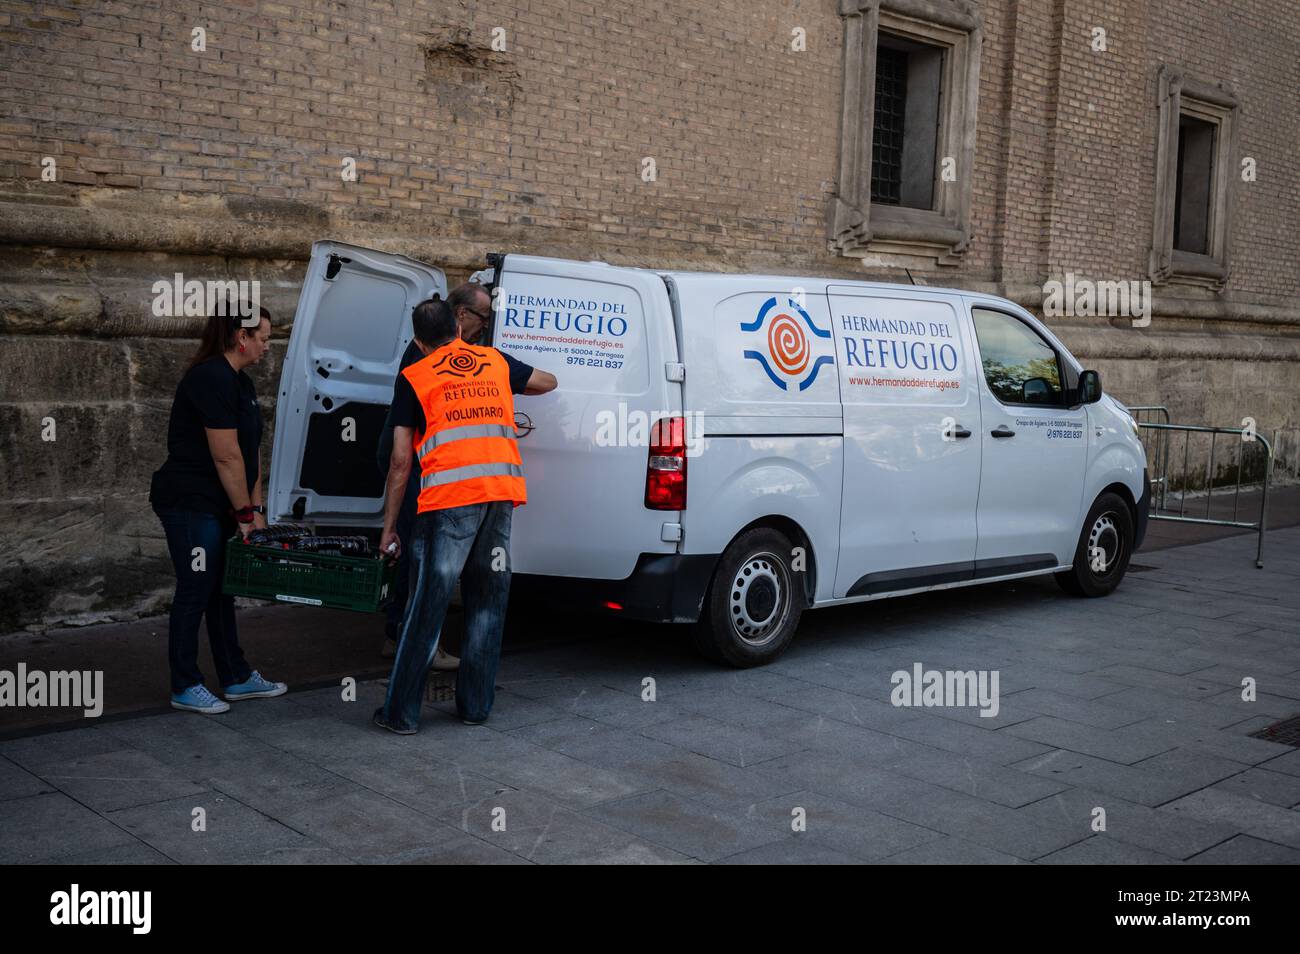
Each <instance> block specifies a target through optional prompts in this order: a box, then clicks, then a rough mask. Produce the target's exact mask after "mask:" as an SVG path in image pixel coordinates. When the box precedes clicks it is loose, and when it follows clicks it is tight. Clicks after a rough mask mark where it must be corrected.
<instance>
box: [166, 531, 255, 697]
mask: <svg viewBox="0 0 1300 954" xmlns="http://www.w3.org/2000/svg"><path fill="white" fill-rule="evenodd" d="M158 519H159V520H161V521H162V525H163V531H164V532H165V533H166V534H167V549H168V551H169V552H170V553H171V558H172V565H173V566H174V567H175V568H176V595H175V597H173V598H172V612H171V624H170V626H169V627H168V633H167V659H168V662H169V663H170V665H171V682H172V693H173V694H179V693H182V692H184V691H185V690H186V689H188V688H190V687H191V686H196V685H198V684H199V683H201V682H202V681H203V673H201V672H200V671H199V662H198V657H199V621H200V620H202V619H204V618H205V617H206V619H207V623H208V644H209V645H210V646H211V647H212V661H213V662H214V663H215V664H216V666H217V679H218V681H219V682H220V683H221V686H222V688H223V689H224V688H225V687H226V686H233V685H234V684H235V683H237V682H243V681H244V680H246V679H247V678H248V677H249V676H251V675H252V669H250V668H249V665H248V662H247V661H246V660H245V659H244V651H243V650H242V649H240V648H239V635H238V633H237V632H236V630H235V598H234V597H233V596H226V595H224V594H223V593H222V592H221V576H222V571H223V570H224V569H225V565H226V538H227V537H229V536H231V535H232V534H233V533H234V532H235V525H234V523H233V522H230V521H223V520H222V519H221V518H220V517H218V516H216V515H215V514H210V513H203V512H201V511H197V510H164V511H162V512H160V513H159V514H158ZM196 548H202V551H203V552H202V562H196V561H198V560H199V554H197V553H195V549H196ZM196 566H199V567H201V569H195V567H196Z"/></svg>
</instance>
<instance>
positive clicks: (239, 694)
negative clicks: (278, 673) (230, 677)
mask: <svg viewBox="0 0 1300 954" xmlns="http://www.w3.org/2000/svg"><path fill="white" fill-rule="evenodd" d="M288 691H289V687H288V686H286V685H285V684H284V683H282V682H270V681H268V680H266V679H263V678H262V674H261V673H260V672H258V671H257V670H256V669H254V670H253V674H252V675H251V676H249V677H248V678H247V679H245V680H244V681H243V682H237V683H235V684H234V685H233V686H226V688H225V689H223V690H221V693H222V695H224V696H225V697H226V698H227V699H228V700H230V701H231V702H239V701H240V700H241V699H270V698H272V697H273V696H282V695H284V694H285V693H286V692H288Z"/></svg>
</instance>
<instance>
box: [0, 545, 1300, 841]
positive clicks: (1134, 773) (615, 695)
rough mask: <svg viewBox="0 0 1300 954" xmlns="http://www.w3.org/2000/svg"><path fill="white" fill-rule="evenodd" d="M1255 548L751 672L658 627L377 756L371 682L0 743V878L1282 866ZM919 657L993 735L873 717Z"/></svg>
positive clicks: (1292, 569) (546, 671)
mask: <svg viewBox="0 0 1300 954" xmlns="http://www.w3.org/2000/svg"><path fill="white" fill-rule="evenodd" d="M1253 553H1254V550H1253V540H1252V538H1250V537H1248V536H1247V537H1241V536H1237V537H1231V538H1227V539H1222V540H1217V541H1213V542H1209V543H1204V544H1198V545H1196V546H1190V547H1183V548H1178V549H1169V550H1160V551H1153V552H1143V553H1141V554H1139V557H1138V560H1139V563H1140V565H1141V567H1146V568H1149V569H1142V568H1138V569H1137V571H1136V572H1134V573H1132V574H1131V575H1130V576H1129V578H1128V579H1127V580H1126V581H1125V583H1124V585H1123V586H1122V587H1121V589H1120V590H1119V591H1118V592H1117V593H1115V594H1113V595H1112V596H1111V597H1110V598H1108V599H1105V600H1079V599H1073V598H1069V597H1066V596H1064V595H1063V594H1061V593H1059V591H1057V589H1056V587H1055V585H1054V584H1053V583H1052V582H1051V580H1050V579H1049V580H1045V581H1043V580H1036V581H1030V582H1022V583H1015V584H995V585H991V586H985V587H980V588H976V589H971V590H961V591H950V592H946V593H937V594H928V595H924V596H917V597H909V598H905V599H901V600H892V601H884V602H878V603H868V604H865V605H858V606H852V607H842V608H838V609H833V610H824V611H820V612H817V613H813V614H809V615H808V616H806V617H805V621H804V625H803V627H802V629H801V632H800V634H799V637H798V638H797V639H796V642H795V644H794V646H793V648H792V649H791V651H790V652H789V653H788V654H787V655H786V656H785V657H784V658H783V659H781V660H780V661H778V662H777V663H775V664H773V665H771V666H768V667H766V668H763V669H758V670H749V671H744V672H736V671H731V670H720V669H717V668H713V667H711V666H709V665H707V664H705V663H703V662H701V661H699V660H697V659H696V658H695V657H694V656H693V655H691V654H690V653H689V652H688V651H687V650H686V649H685V647H684V645H683V643H682V641H681V640H679V639H672V638H668V637H665V636H662V635H661V636H658V637H657V636H656V635H654V634H655V632H656V631H654V630H652V631H651V633H650V634H647V633H646V632H644V631H641V630H634V631H632V632H631V633H630V634H629V633H627V632H612V633H611V635H610V638H609V639H608V640H607V641H596V642H586V643H583V644H580V645H574V644H570V645H562V646H553V647H543V648H541V649H538V650H536V651H534V652H528V653H523V654H518V655H512V656H509V657H507V658H506V660H505V662H504V664H503V667H502V672H501V677H500V684H501V687H502V688H501V691H500V692H499V694H498V702H497V707H496V709H495V710H494V712H493V715H492V719H491V721H490V722H489V723H488V725H486V726H481V727H472V728H471V727H466V726H463V725H461V724H460V723H459V722H457V721H454V720H453V719H452V718H451V717H450V715H449V713H450V705H449V704H447V703H436V704H434V705H432V706H430V707H429V708H428V709H426V713H425V726H424V730H423V731H422V732H421V733H420V734H419V735H417V736H412V737H397V736H393V735H390V734H387V733H382V732H380V731H378V730H376V729H374V728H372V727H371V725H370V714H371V712H372V711H373V709H374V707H375V706H376V705H377V704H378V702H379V700H380V699H381V696H382V691H383V690H382V686H380V685H379V684H378V683H377V682H368V683H362V685H361V686H360V687H359V691H358V699H357V701H356V702H343V701H342V700H341V698H340V696H341V693H340V690H338V689H335V688H329V689H322V690H314V691H309V692H301V693H292V694H290V695H289V696H286V697H283V698H281V699H276V700H270V701H261V702H249V703H242V704H240V705H237V706H236V707H235V708H234V709H233V710H232V711H231V712H230V713H229V714H227V715H225V716H219V717H212V718H204V717H200V716H194V715H189V714H183V713H167V714H164V715H151V716H146V717H139V718H131V719H125V720H121V721H116V722H101V723H99V724H92V725H90V726H89V727H86V728H78V729H74V730H71V731H65V732H57V733H47V734H43V735H37V736H30V737H27V738H21V739H14V740H11V741H7V742H3V743H0V863H6V864H12V863H16V862H37V861H53V862H61V863H78V864H79V863H95V862H132V861H139V862H168V861H175V862H181V863H195V862H335V863H339V862H342V863H346V862H377V861H382V862H424V863H439V862H529V861H531V862H538V863H555V862H692V861H706V862H715V861H727V862H739V863H746V862H748V863H753V862H888V863H917V862H960V863H988V862H1005V863H1013V862H1019V861H1033V862H1044V863H1126V862H1152V863H1162V862H1168V863H1178V862H1183V861H1190V862H1215V863H1277V862H1280V863H1294V862H1297V861H1300V811H1297V810H1296V806H1297V805H1298V804H1300V750H1297V749H1293V748H1291V747H1288V746H1284V745H1281V744H1278V743H1275V742H1266V741H1261V740H1258V739H1253V738H1249V737H1248V733H1249V732H1252V731H1254V730H1256V729H1259V728H1262V727H1264V726H1267V725H1269V724H1271V723H1273V722H1276V721H1278V720H1281V719H1284V718H1287V717H1290V716H1294V715H1296V714H1297V713H1300V623H1298V622H1297V617H1298V616H1300V529H1289V530H1282V531H1278V532H1275V533H1271V534H1270V535H1269V540H1268V552H1267V556H1266V559H1267V566H1266V568H1265V569H1263V570H1257V569H1255V568H1254V565H1253V562H1252V558H1253ZM916 663H920V664H922V665H923V666H924V668H925V669H927V670H928V669H939V670H944V669H961V670H968V669H977V670H979V669H995V670H997V671H998V674H999V678H1000V690H1001V694H1000V709H999V712H998V715H997V716H996V717H995V718H982V717H980V716H979V714H978V711H977V710H976V709H973V708H895V707H893V706H892V705H890V701H889V700H890V692H891V689H892V686H891V674H892V673H894V672H895V671H896V670H908V671H910V670H911V669H912V667H913V665H914V664H916ZM1245 677H1250V678H1252V679H1254V680H1255V681H1256V683H1257V687H1258V697H1257V700H1256V701H1254V702H1243V701H1242V699H1241V692H1242V689H1241V683H1242V680H1243V678H1245ZM647 678H652V679H653V680H654V681H655V682H654V688H655V692H656V701H653V702H648V701H643V700H642V692H643V685H644V680H646V679H647ZM196 808H202V809H203V810H204V812H205V814H206V831H201V832H195V831H193V830H192V819H193V817H194V814H195V809H196ZM1098 808H1100V809H1104V812H1105V831H1104V832H1096V831H1094V830H1093V827H1092V826H1093V824H1094V817H1095V815H1096V810H1097V809H1098ZM800 810H802V815H803V816H806V830H805V831H800V832H795V831H793V830H792V821H794V820H795V819H796V818H798V817H800V815H801V812H800Z"/></svg>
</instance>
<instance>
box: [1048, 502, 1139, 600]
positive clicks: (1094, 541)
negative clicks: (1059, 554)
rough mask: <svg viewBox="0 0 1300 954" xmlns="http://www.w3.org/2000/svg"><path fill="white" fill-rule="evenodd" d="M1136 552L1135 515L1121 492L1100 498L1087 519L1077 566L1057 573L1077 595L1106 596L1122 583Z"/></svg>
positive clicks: (1076, 555) (1077, 549) (1067, 589)
mask: <svg viewBox="0 0 1300 954" xmlns="http://www.w3.org/2000/svg"><path fill="white" fill-rule="evenodd" d="M1132 555H1133V514H1132V512H1131V511H1130V510H1129V508H1128V503H1127V502H1126V501H1125V500H1124V498H1123V497H1121V496H1120V495H1119V494H1113V493H1105V494H1102V495H1101V496H1100V497H1098V498H1097V500H1096V502H1095V503H1094V504H1093V505H1092V509H1091V510H1089V511H1088V516H1087V519H1085V520H1084V521H1083V530H1082V532H1080V534H1079V544H1078V546H1077V547H1075V551H1074V566H1072V567H1071V568H1070V569H1068V570H1062V571H1061V572H1060V573H1057V574H1056V582H1057V583H1059V584H1060V586H1061V589H1063V590H1065V592H1067V593H1072V594H1074V595H1075V596H1106V595H1107V594H1109V593H1110V592H1112V591H1113V590H1114V589H1115V587H1117V586H1119V583H1120V580H1122V579H1124V573H1125V571H1126V570H1128V564H1129V559H1130V558H1131V557H1132Z"/></svg>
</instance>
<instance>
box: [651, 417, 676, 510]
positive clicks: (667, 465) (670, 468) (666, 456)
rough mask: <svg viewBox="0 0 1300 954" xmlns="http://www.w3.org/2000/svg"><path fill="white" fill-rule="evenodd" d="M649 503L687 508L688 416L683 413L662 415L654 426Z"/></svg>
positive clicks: (653, 506) (661, 507)
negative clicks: (681, 414)
mask: <svg viewBox="0 0 1300 954" xmlns="http://www.w3.org/2000/svg"><path fill="white" fill-rule="evenodd" d="M645 505H646V506H647V507H648V508H649V509H651V510H685V509H686V419H685V418H683V417H665V418H660V419H659V420H657V421H655V422H654V425H653V426H652V427H651V428H650V459H649V460H648V461H647V462H646V470H645Z"/></svg>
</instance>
